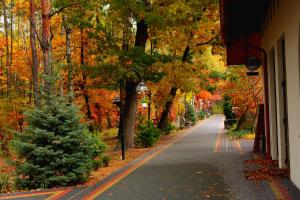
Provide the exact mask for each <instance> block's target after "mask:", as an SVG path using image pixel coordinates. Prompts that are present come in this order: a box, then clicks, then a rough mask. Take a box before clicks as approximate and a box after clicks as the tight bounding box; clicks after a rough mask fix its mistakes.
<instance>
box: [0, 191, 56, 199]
mask: <svg viewBox="0 0 300 200" xmlns="http://www.w3.org/2000/svg"><path fill="white" fill-rule="evenodd" d="M55 193H57V191H49V192H39V193H31V194H18V195H13V196H2V197H0V199H16V198H24V197H25V198H26V197H35V196H42V195H48V194H55Z"/></svg>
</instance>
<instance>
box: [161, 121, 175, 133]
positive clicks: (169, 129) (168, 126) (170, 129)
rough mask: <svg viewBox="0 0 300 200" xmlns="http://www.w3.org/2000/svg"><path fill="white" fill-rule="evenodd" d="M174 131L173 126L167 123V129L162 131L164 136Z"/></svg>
mask: <svg viewBox="0 0 300 200" xmlns="http://www.w3.org/2000/svg"><path fill="white" fill-rule="evenodd" d="M174 129H175V126H173V125H172V124H171V123H168V125H167V127H166V128H165V129H164V130H163V132H164V134H167V135H168V134H170V133H171V132H172V130H174Z"/></svg>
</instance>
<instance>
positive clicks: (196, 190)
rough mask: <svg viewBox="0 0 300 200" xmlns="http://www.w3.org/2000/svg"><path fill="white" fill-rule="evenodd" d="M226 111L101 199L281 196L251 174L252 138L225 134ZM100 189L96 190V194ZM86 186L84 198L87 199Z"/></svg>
mask: <svg viewBox="0 0 300 200" xmlns="http://www.w3.org/2000/svg"><path fill="white" fill-rule="evenodd" d="M223 121H224V118H223V116H213V117H212V118H210V119H208V120H205V121H204V122H202V123H201V124H200V125H198V126H197V127H195V128H193V129H192V130H189V131H190V133H188V134H187V135H186V136H185V137H183V138H182V139H180V140H179V141H177V142H176V143H175V144H173V145H171V146H169V147H168V148H167V149H165V150H164V151H162V152H160V153H159V154H158V155H156V156H155V157H154V158H152V159H151V160H150V161H148V162H146V163H145V164H144V165H142V166H141V167H139V168H138V169H136V170H135V171H133V172H132V173H131V174H129V175H128V176H126V177H125V178H123V179H122V180H121V181H120V182H118V183H116V184H115V185H113V186H112V187H111V188H109V189H108V190H106V191H104V192H103V193H101V192H102V191H101V190H100V193H101V194H98V195H99V196H97V189H96V187H95V188H94V189H95V190H94V192H93V193H94V195H92V196H86V197H87V198H88V197H93V198H95V199H99V200H100V199H101V200H106V199H107V200H169V199H170V200H177V199H180V200H185V199H186V200H193V199H220V200H221V199H222V200H224V199H242V200H247V199H249V200H250V199H251V200H259V199H267V200H271V199H275V197H274V195H273V193H272V191H271V189H270V188H269V187H268V185H267V184H266V183H261V184H258V185H255V184H253V183H250V182H248V181H246V180H245V178H244V175H243V172H242V171H243V169H244V168H243V161H244V160H245V159H251V158H252V155H251V153H250V151H251V150H252V145H251V142H250V143H249V142H236V141H230V140H228V139H226V138H225V137H224V133H223V132H224V130H223ZM95 194H96V195H95ZM85 195H87V194H86V193H85V192H83V194H82V195H81V197H77V198H78V199H83V198H84V196H85Z"/></svg>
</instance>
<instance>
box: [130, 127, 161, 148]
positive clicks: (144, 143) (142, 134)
mask: <svg viewBox="0 0 300 200" xmlns="http://www.w3.org/2000/svg"><path fill="white" fill-rule="evenodd" d="M139 129H140V130H139V132H138V134H137V135H136V137H135V145H136V147H146V148H148V147H152V146H153V145H154V144H155V142H157V141H158V140H159V138H160V130H159V129H158V128H156V127H154V125H153V124H151V125H150V127H149V128H148V127H147V126H140V127H139Z"/></svg>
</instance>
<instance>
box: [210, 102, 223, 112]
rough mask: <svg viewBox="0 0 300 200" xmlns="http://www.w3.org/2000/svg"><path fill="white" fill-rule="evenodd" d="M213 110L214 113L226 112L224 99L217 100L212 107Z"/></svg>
mask: <svg viewBox="0 0 300 200" xmlns="http://www.w3.org/2000/svg"><path fill="white" fill-rule="evenodd" d="M212 112H213V114H224V110H223V102H222V101H218V102H215V103H214V105H213V108H212Z"/></svg>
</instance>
